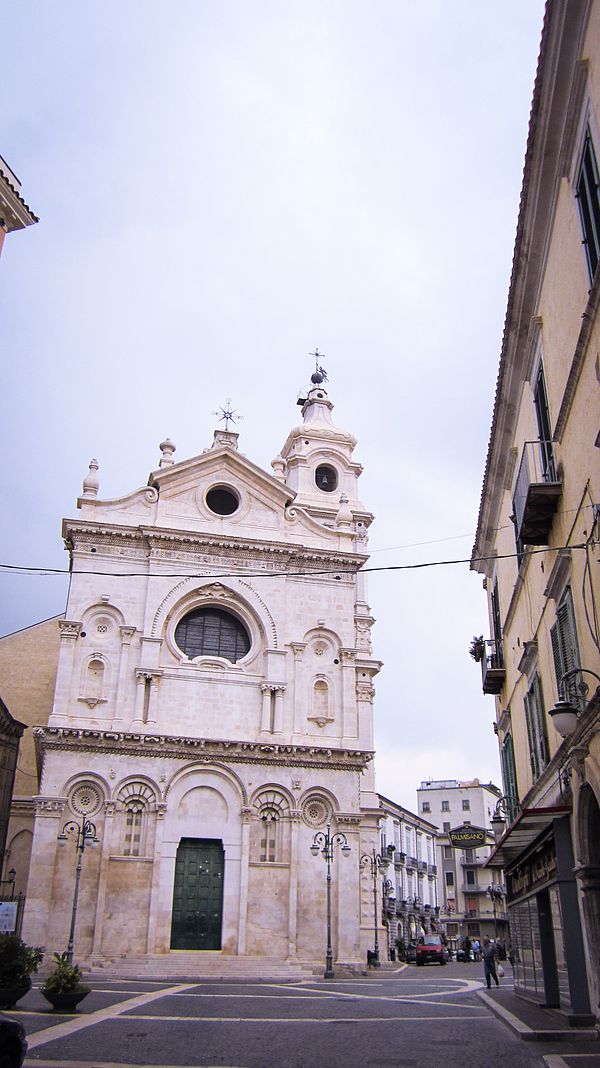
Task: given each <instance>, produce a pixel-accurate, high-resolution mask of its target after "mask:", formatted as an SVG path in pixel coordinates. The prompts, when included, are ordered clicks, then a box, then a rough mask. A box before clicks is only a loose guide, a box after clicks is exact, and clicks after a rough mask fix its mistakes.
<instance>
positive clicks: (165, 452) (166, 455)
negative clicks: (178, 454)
mask: <svg viewBox="0 0 600 1068" xmlns="http://www.w3.org/2000/svg"><path fill="white" fill-rule="evenodd" d="M158 447H159V449H160V451H161V453H162V456H161V458H160V463H159V465H158V466H159V467H169V466H170V465H171V464H174V463H175V461H174V459H173V453H174V452H175V451H176V450H175V445H174V444H173V442H172V441H171V439H170V438H165V440H164V441H161V443H160V445H159V446H158Z"/></svg>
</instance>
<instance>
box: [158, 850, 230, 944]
mask: <svg viewBox="0 0 600 1068" xmlns="http://www.w3.org/2000/svg"><path fill="white" fill-rule="evenodd" d="M224 869H225V853H224V851H223V843H222V842H221V841H220V839H215V838H182V839H181V841H180V843H179V846H178V849H177V859H176V861H175V882H174V886H173V920H172V924H171V949H220V948H221V928H222V920H223V875H224Z"/></svg>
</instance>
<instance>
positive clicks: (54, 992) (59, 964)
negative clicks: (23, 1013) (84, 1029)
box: [40, 952, 92, 1012]
mask: <svg viewBox="0 0 600 1068" xmlns="http://www.w3.org/2000/svg"><path fill="white" fill-rule="evenodd" d="M52 959H53V961H54V969H53V970H52V971H51V972H50V975H49V976H48V977H47V979H46V980H45V981H44V982H43V983H42V986H41V987H40V989H41V991H42V994H43V995H44V997H45V998H46V1000H47V1001H49V1002H50V1004H51V1005H52V1007H53V1009H56V1010H58V1011H59V1012H76V1011H77V1006H78V1004H79V1002H80V1001H83V999H84V998H86V997H87V996H88V994H89V993H90V991H91V989H92V988H91V986H86V984H85V983H82V981H81V980H82V978H83V976H82V974H81V968H80V967H79V965H78V964H69V962H68V960H67V954H66V952H65V953H53V955H52Z"/></svg>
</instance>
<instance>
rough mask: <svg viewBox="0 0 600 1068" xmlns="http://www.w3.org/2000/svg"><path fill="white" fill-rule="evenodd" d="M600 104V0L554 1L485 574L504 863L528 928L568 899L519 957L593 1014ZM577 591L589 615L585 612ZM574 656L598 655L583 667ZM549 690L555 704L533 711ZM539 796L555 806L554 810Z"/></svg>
mask: <svg viewBox="0 0 600 1068" xmlns="http://www.w3.org/2000/svg"><path fill="white" fill-rule="evenodd" d="M599 111H600V4H599V3H598V2H597V0H592V2H591V3H590V4H588V5H581V4H577V3H574V2H566V3H565V4H562V5H556V4H554V5H548V9H547V13H546V21H545V25H544V32H543V37H542V45H541V50H540V60H539V67H538V74H537V79H536V85H535V89H534V99H533V105H532V115H531V124H530V132H529V140H528V145H527V152H526V160H525V171H524V180H523V191H522V199H521V208H520V216H519V223H518V229H517V242H516V248H515V256H514V265H513V274H512V278H511V286H510V293H509V304H508V310H507V317H506V324H505V332H504V339H503V345H502V352H501V362H500V372H499V378H498V387H497V395H496V403H495V409H494V416H493V424H492V433H491V439H490V447H489V451H488V458H487V464H486V471H485V477H484V486H483V493H482V500H481V508H480V514H479V522H478V529H477V537H476V543H475V546H474V550H473V563H472V566H473V567H474V568H475V569H476V570H478V571H479V572H480V573H481V574H482V575H483V576H484V585H485V588H486V589H487V594H488V605H489V610H490V617H489V618H490V629H489V632H488V635H486V636H485V637H486V639H487V649H486V652H487V657H486V658H485V659H484V661H483V678H484V690H485V692H488V693H490V694H491V693H494V694H495V695H496V697H495V700H496V732H497V735H498V740H499V744H500V750H501V754H502V756H503V770H504V793H505V795H506V803H505V815H506V824H505V828H504V831H505V833H504V835H503V837H500V839H499V845H498V848H497V850H496V853H495V860H494V863H497V864H498V865H500V864H502V865H505V864H506V865H507V870H508V878H509V884H511V885H512V886H513V889H512V891H510V886H509V891H510V893H509V903H510V904H511V906H512V911H513V920H514V922H515V924H517V925H519V930H521V927H522V926H523V924H524V923H525V921H524V919H523V918H524V917H525V916H526V915H527V917H528V919H527V924H528V923H529V921H530V920H531V922H532V923H533V922H535V924H537V923H538V922H539V923H540V924H542V926H543V923H544V915H543V910H544V908H545V907H546V905H545V904H544V903H543V900H542V899H544V896H545V895H546V896H547V897H548V900H549V901H550V902H551V903H553V902H554V904H552V908H556V909H557V910H558V909H560V914H561V917H562V919H558V920H557V921H556V922H555V933H554V937H555V940H556V947H555V948H556V958H557V960H558V965H557V966H555V967H554V969H553V968H552V966H551V963H550V960H549V958H548V959H543V956H544V954H543V952H542V954H541V956H540V955H539V953H538V958H537V960H536V952H538V951H537V950H536V949H535V946H534V945H533V946H524V947H522V952H523V954H525V956H526V957H527V961H526V967H525V965H524V971H523V978H522V979H521V977H520V973H519V970H518V968H517V972H516V973H515V979H516V985H517V988H518V987H519V984H520V983H521V981H522V982H523V983H524V985H525V987H526V986H527V983H528V982H529V979H528V975H529V976H531V975H533V974H534V973H536V969H537V979H538V985H539V988H540V989H541V990H543V991H545V995H546V996H547V1000H548V1003H549V1004H560V1005H561V1006H563V1007H565V1008H566V1009H569V1010H570V1009H572V1008H573V1006H574V1005H577V1006H578V1011H579V1012H580V1013H581V1015H582V1016H583V1017H585V1015H586V1012H587V1011H591V1012H592V1013H593V1014H598V1013H599V1012H600V987H599V986H598V971H597V960H598V956H599V954H600V899H599V895H600V887H599V886H598V885H597V881H596V882H594V880H593V879H592V878H591V877H590V872H591V870H592V869H594V870H595V867H596V865H597V863H598V859H599V858H600V847H598V846H597V845H596V844H594V839H595V838H596V837H597V830H598V827H599V825H600V815H599V813H600V809H599V807H598V806H600V765H599V763H598V755H597V753H598V709H597V702H596V701H595V700H593V699H592V700H591V701H590V698H593V695H594V691H595V689H596V686H597V684H598V680H597V678H595V677H594V676H595V675H596V676H597V675H599V674H600V613H599V609H600V580H599V574H598V552H597V547H598V541H599V540H600V448H599V447H600V416H599V413H600V358H599V355H598V354H599V352H600V323H599V321H598V305H599V303H600V274H599V271H598V270H597V269H596V270H595V271H594V272H592V271H591V269H590V266H589V264H588V259H587V257H586V242H587V247H588V248H590V249H592V248H593V247H594V240H595V239H593V237H592V231H593V226H588V225H587V224H586V225H584V224H583V223H582V217H581V215H580V205H581V204H583V203H585V202H586V194H584V195H583V197H582V196H580V195H579V182H580V175H581V173H582V167H583V159H584V151H587V150H586V144H591V146H592V147H591V151H592V153H593V155H594V157H595V162H596V165H597V163H598V160H600V114H599ZM586 137H588V138H589V142H586ZM590 188H591V194H590V196H591V200H590V203H591V204H592V209H591V215H592V218H593V216H594V211H597V212H598V218H599V219H600V208H598V209H594V208H593V203H594V197H595V198H596V199H597V198H598V183H597V181H595V182H592V183H591V186H590ZM540 367H542V368H543V375H544V380H545V387H546V393H547V411H548V423H549V441H550V444H549V446H548V448H549V449H551V452H552V457H553V462H554V467H553V468H552V467H550V468H549V469H548V471H546V472H544V470H543V464H542V463H541V458H542V456H543V453H544V449H542V447H541V446H540V443H539V441H540V436H541V435H540V430H539V426H538V419H537V416H536V407H535V393H536V389H538V383H539V379H538V374H539V369H540ZM544 448H545V447H544ZM525 455H527V457H528V458H529V462H530V468H529V483H528V485H529V497H528V502H529V503H528V505H527V509H529V514H531V515H535V509H536V508H538V509H539V502H540V501H541V500H542V498H543V496H544V494H547V491H548V484H549V483H553V484H554V487H555V492H556V496H555V497H554V498H553V501H554V503H553V509H554V510H553V514H551V515H550V516H549V518H548V520H547V525H546V531H545V534H544V535H540V533H537V534H531V533H529V534H528V535H527V537H525V538H524V544H522V545H521V546H520V547H519V548H520V550H521V551H522V552H523V556H522V558H521V559H520V560H519V559H518V558H517V557H516V556H515V552H516V548H517V546H516V544H515V525H514V519H515V517H516V519H517V522H518V519H519V509H518V508H517V507H516V506H515V493H516V489H517V480H518V476H519V471H520V465H521V459H522V457H524V456H525ZM536 465H537V466H536ZM532 502H538V503H537V504H535V505H534V504H533V503H532ZM538 514H539V512H538ZM496 583H497V596H498V602H499V612H498V613H497V615H495V603H494V601H495V596H496V594H495V587H496ZM569 602H570V603H571V604H572V615H573V620H572V623H573V626H571V623H567V619H568V614H569ZM558 627H560V630H561V636H560V641H557V638H556V635H557V628H558ZM553 630H554V631H555V639H554V644H553V638H552V632H553ZM498 640H500V644H498ZM559 647H560V652H558V648H559ZM498 655H500V658H501V661H502V662H501V663H500V662H498ZM565 658H566V660H565ZM565 664H566V665H567V667H568V668H569V669H571V668H572V667H573V665H575V666H579V667H581V668H583V669H584V671H583V673H581V674H579V675H578V676H569V677H567V679H566V680H565V679H564V678H563V676H564V670H565ZM590 673H591V674H590ZM494 674H495V676H496V678H495V679H494V678H493V676H494ZM561 679H563V681H562V683H561ZM569 682H570V683H571V684H572V685H573V686H575V687H578V689H576V690H575V691H574V692H575V696H577V697H578V699H579V702H580V706H581V707H580V714H579V718H578V721H577V725H576V728H575V733H574V734H573V735H572V737H568V738H566V739H565V738H563V736H562V735H561V734H560V733H559V732H558V730H557V729H555V726H554V721H553V719H552V717H551V715H550V714H549V713H550V712H551V711H552V710H553V708H554V706H555V704H556V702H557V700H558V699H559V697H562V696H565V693H563V692H559V690H560V687H561V686H563V687H565V686H567V684H568V683H569ZM536 688H539V689H537V690H536ZM536 692H537V693H539V698H538V700H537V704H538V705H539V714H538V713H533V712H532V707H533V706H532V695H533V696H535V693H536ZM528 708H529V711H528ZM511 746H512V748H513V750H514V776H513V771H512V770H511V761H510V748H511ZM513 780H516V781H513ZM534 810H537V811H539V812H547V813H548V816H547V817H544V816H541V817H539V818H538V819H537V821H536V820H534V817H533V815H531V813H533V811H534ZM565 819H566V820H567V823H568V827H569V834H568V835H566V834H565V826H564V821H565ZM561 821H562V823H561ZM525 826H530V827H531V828H532V830H531V836H532V837H531V839H530V836H529V835H524V834H523V827H525ZM519 827H520V828H521V830H520V831H518V830H517V829H518V828H519ZM534 828H535V829H536V832H537V839H536V840H537V843H538V847H539V849H541V848H542V846H543V848H545V849H547V850H548V861H547V870H548V872H550V871H552V870H554V869H553V868H552V865H556V870H557V871H558V872H560V873H561V878H562V879H563V882H564V883H567V882H568V881H569V879H570V880H571V886H570V888H569V889H568V890H566V889H565V888H564V885H563V886H562V888H560V879H559V882H558V883H555V881H554V878H553V877H551V875H548V877H547V879H546V881H545V882H544V880H542V881H541V882H539V879H538V877H537V876H536V875H535V871H534V868H533V867H532V863H533V862H532V861H530V859H529V853H528V848H529V849H530V850H531V849H533V846H534V839H535V834H534V830H533V829H534ZM517 834H520V835H521V843H522V847H521V852H518V851H517V847H516V845H515V843H516V841H517ZM553 850H554V852H553ZM569 856H571V860H570V861H569ZM518 861H520V864H521V867H520V868H519V866H518V863H517V862H518ZM573 871H574V872H575V875H573ZM511 880H512V883H511ZM536 880H538V881H537V882H536ZM538 883H539V885H538ZM527 886H529V890H528V891H526V890H524V887H527ZM557 886H559V889H557ZM516 888H518V890H517V889H516ZM561 895H562V896H561ZM511 899H512V900H511ZM538 908H539V910H540V911H539V916H538V911H537V910H538ZM527 910H529V911H527ZM532 917H533V919H532ZM525 926H527V925H526V924H525ZM523 929H524V928H523ZM540 930H541V928H540ZM519 937H521V935H520V936H519ZM546 938H547V935H545V936H544V939H542V948H543V945H544V944H545V939H546ZM527 955H529V956H527ZM582 958H584V959H585V960H586V964H587V979H586V977H585V975H583V972H582V969H581V967H580V962H581V959H582ZM526 973H527V974H526ZM582 976H583V979H582ZM586 983H587V991H586V989H585V987H586ZM529 993H531V991H529ZM586 1003H587V1008H586Z"/></svg>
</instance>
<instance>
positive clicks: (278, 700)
mask: <svg viewBox="0 0 600 1068" xmlns="http://www.w3.org/2000/svg"><path fill="white" fill-rule="evenodd" d="M272 690H273V692H274V694H275V712H274V716H273V734H281V733H282V732H283V695H284V693H285V686H273V687H272Z"/></svg>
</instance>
